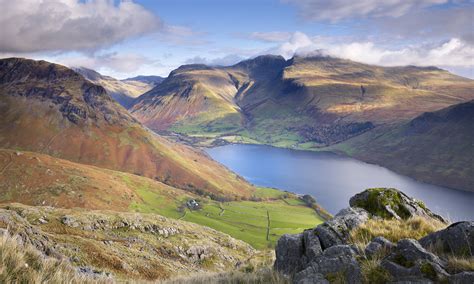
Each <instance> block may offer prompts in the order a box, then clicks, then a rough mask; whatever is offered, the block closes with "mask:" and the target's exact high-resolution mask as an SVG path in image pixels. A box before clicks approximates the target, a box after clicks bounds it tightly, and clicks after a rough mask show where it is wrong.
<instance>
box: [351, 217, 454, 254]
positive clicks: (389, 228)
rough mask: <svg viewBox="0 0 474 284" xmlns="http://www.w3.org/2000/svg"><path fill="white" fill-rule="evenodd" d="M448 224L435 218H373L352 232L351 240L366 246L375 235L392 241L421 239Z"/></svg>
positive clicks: (363, 246)
mask: <svg viewBox="0 0 474 284" xmlns="http://www.w3.org/2000/svg"><path fill="white" fill-rule="evenodd" d="M446 226H447V225H446V224H444V223H442V222H441V221H438V220H434V219H427V218H423V217H412V218H409V219H407V220H394V219H390V220H386V219H383V220H378V219H371V220H369V221H367V222H366V223H365V224H362V225H361V226H359V227H358V228H356V229H355V230H353V231H352V232H351V241H352V243H354V244H355V245H357V246H359V247H360V248H362V249H363V248H365V247H366V246H367V244H368V243H369V242H370V241H371V240H372V239H373V238H375V237H378V236H382V237H384V238H386V239H388V240H390V241H392V242H398V241H399V240H401V239H408V238H409V239H416V240H418V239H420V238H422V237H424V236H426V235H428V234H430V233H433V232H436V231H439V230H442V229H444V228H446Z"/></svg>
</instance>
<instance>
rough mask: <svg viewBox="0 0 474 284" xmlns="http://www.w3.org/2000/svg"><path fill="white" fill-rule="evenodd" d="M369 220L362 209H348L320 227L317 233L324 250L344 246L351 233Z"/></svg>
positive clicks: (366, 213)
mask: <svg viewBox="0 0 474 284" xmlns="http://www.w3.org/2000/svg"><path fill="white" fill-rule="evenodd" d="M368 219H369V214H368V212H367V211H365V210H364V209H362V208H350V207H349V208H346V209H343V210H341V211H340V212H339V213H337V214H336V216H334V218H333V219H331V220H329V221H327V222H325V223H323V224H321V225H319V226H318V227H317V228H316V229H315V232H316V234H317V235H318V237H319V240H320V242H321V247H322V248H323V249H326V248H329V247H332V246H335V245H343V244H346V243H347V240H348V239H349V237H350V235H349V234H350V231H351V230H352V229H354V228H356V227H357V226H359V225H361V224H362V223H364V222H366V221H367V220H368Z"/></svg>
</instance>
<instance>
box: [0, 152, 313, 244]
mask: <svg viewBox="0 0 474 284" xmlns="http://www.w3.org/2000/svg"><path fill="white" fill-rule="evenodd" d="M0 171H1V175H0V202H2V203H10V202H21V203H23V204H28V205H48V206H55V207H62V208H75V207H81V208H87V209H95V210H97V209H100V210H102V209H107V210H116V211H133V212H145V213H156V214H160V215H162V216H166V217H170V218H174V219H180V218H181V219H183V220H187V221H191V222H194V223H197V224H201V225H206V226H209V227H211V228H214V229H216V230H219V231H222V232H225V233H228V234H230V235H231V236H233V237H235V238H238V239H241V240H244V241H246V242H248V243H249V244H251V245H253V246H254V247H256V248H266V247H268V246H271V245H273V244H274V242H275V240H276V238H277V237H278V236H280V235H282V234H283V233H297V232H300V231H302V230H303V229H306V228H310V227H313V226H315V225H316V224H319V223H321V222H322V221H321V218H320V217H319V216H318V215H316V213H315V211H314V210H312V209H310V208H308V207H306V206H304V204H303V203H301V202H300V201H299V200H298V199H297V198H296V197H295V196H293V195H291V194H288V193H284V192H281V191H278V190H275V189H268V188H254V189H253V193H252V196H253V198H254V199H256V200H261V201H258V202H256V201H255V202H254V201H234V202H227V203H219V202H217V201H212V200H210V199H208V198H203V197H201V196H198V195H195V194H193V193H190V192H188V191H184V190H180V189H177V188H173V187H170V186H168V185H166V184H163V183H161V182H158V181H155V180H152V179H149V178H145V177H141V176H137V175H133V174H129V173H123V172H117V171H112V170H106V169H102V168H98V167H94V166H87V165H82V164H77V163H73V162H70V161H67V160H62V159H57V158H53V157H51V156H48V155H43V154H38V153H32V152H23V151H22V152H19V151H13V150H0ZM283 197H286V199H285V201H283V200H281V198H283ZM190 199H197V200H199V203H201V204H202V205H203V209H202V210H198V211H190V210H189V209H185V208H186V207H185V206H184V204H185V203H186V201H188V200H190ZM287 203H290V204H292V205H288V204H287ZM220 208H224V209H225V211H224V213H223V214H220V212H221V209H220ZM267 210H268V212H269V215H270V235H269V240H268V241H267V239H266V232H267V219H266V216H267V215H266V214H267ZM183 216H184V218H183ZM288 216H290V218H289V217H288ZM287 220H291V222H288V221H287Z"/></svg>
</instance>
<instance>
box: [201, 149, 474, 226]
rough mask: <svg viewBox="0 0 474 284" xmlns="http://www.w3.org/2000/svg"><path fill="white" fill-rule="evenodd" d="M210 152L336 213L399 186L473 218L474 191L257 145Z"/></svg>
mask: <svg viewBox="0 0 474 284" xmlns="http://www.w3.org/2000/svg"><path fill="white" fill-rule="evenodd" d="M206 151H207V152H208V153H209V155H211V157H212V158H214V159H215V160H217V161H219V162H220V163H222V164H224V165H226V166H227V167H228V168H230V169H232V170H233V171H235V172H236V173H238V174H240V175H241V176H243V177H245V178H246V179H247V180H248V181H250V182H251V183H253V184H256V185H260V186H268V187H276V188H279V189H284V190H288V191H291V192H295V193H299V194H311V195H312V196H314V197H315V198H316V199H317V201H318V202H319V203H320V204H321V205H322V206H323V207H324V208H326V209H327V210H328V211H329V212H331V213H333V214H334V213H337V211H339V210H340V209H342V208H345V207H347V206H348V205H349V198H350V197H351V196H353V195H354V194H356V193H358V192H360V191H362V190H364V189H366V188H369V187H395V188H398V189H400V190H402V191H404V192H405V193H406V194H407V195H409V196H413V197H415V198H417V199H421V200H423V201H424V202H425V203H426V205H427V206H428V207H429V208H430V209H431V210H433V211H434V212H437V213H439V214H441V215H443V216H445V217H448V218H450V219H451V220H453V221H456V220H461V219H462V220H474V193H470V192H464V191H458V190H452V189H448V188H443V187H439V186H434V185H430V184H425V183H421V182H418V181H415V180H413V179H411V178H408V177H405V176H402V175H399V174H396V173H394V172H392V171H390V170H388V169H385V168H383V167H380V166H376V165H370V164H367V163H364V162H360V161H357V160H354V159H350V158H346V157H341V156H338V155H335V154H332V153H316V152H307V151H295V150H289V149H279V148H274V147H269V146H256V145H227V146H222V147H216V148H212V149H207V150H206Z"/></svg>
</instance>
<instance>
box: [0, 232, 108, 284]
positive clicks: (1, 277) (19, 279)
mask: <svg viewBox="0 0 474 284" xmlns="http://www.w3.org/2000/svg"><path fill="white" fill-rule="evenodd" d="M65 281H67V283H73V284H74V283H107V282H110V281H108V280H107V279H105V278H104V279H98V278H92V277H89V276H87V275H81V274H80V273H79V272H78V271H77V270H76V269H75V268H73V267H72V266H71V265H70V264H69V263H68V262H65V261H62V260H58V259H55V258H51V257H47V256H45V255H43V254H42V253H41V252H39V251H38V250H37V249H35V248H34V247H32V246H31V245H24V244H22V241H21V239H19V237H11V236H10V235H9V234H8V233H6V232H5V233H4V234H3V236H2V237H1V238H0V283H65Z"/></svg>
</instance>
